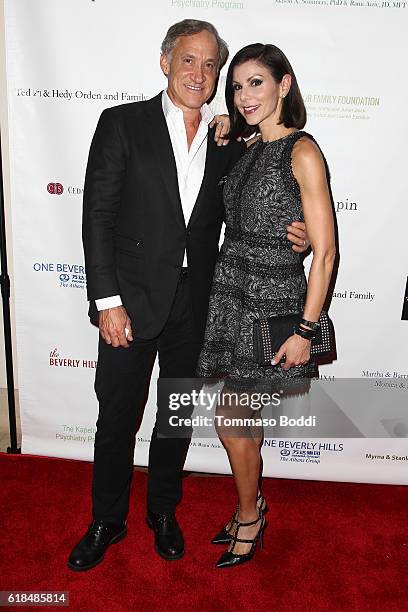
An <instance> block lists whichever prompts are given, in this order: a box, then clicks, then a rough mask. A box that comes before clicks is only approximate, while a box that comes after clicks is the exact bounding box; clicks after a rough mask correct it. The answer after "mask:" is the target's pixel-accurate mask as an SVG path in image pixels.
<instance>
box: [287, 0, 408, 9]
mask: <svg viewBox="0 0 408 612" xmlns="http://www.w3.org/2000/svg"><path fill="white" fill-rule="evenodd" d="M275 4H292V5H294V6H295V5H296V6H300V5H303V6H321V7H328V8H330V7H331V6H343V7H347V8H348V7H350V8H351V9H354V8H367V9H371V8H376V9H404V8H405V7H406V6H407V2H401V1H397V2H384V1H383V0H275Z"/></svg>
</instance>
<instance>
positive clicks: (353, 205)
mask: <svg viewBox="0 0 408 612" xmlns="http://www.w3.org/2000/svg"><path fill="white" fill-rule="evenodd" d="M334 206H335V210H336V212H355V211H356V210H357V202H350V201H349V199H348V198H346V199H345V200H339V201H337V202H335V203H334Z"/></svg>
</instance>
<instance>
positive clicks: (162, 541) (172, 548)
mask: <svg viewBox="0 0 408 612" xmlns="http://www.w3.org/2000/svg"><path fill="white" fill-rule="evenodd" d="M146 523H147V524H148V525H149V527H150V529H152V530H153V531H154V536H155V548H156V551H157V552H158V553H159V555H160V556H161V557H163V559H166V560H167V561H172V560H173V559H181V557H182V556H183V555H184V539H183V534H182V533H181V529H180V527H179V525H178V523H177V520H176V517H175V516H174V514H173V513H171V514H156V513H155V512H150V511H148V512H147V517H146Z"/></svg>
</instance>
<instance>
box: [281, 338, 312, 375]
mask: <svg viewBox="0 0 408 612" xmlns="http://www.w3.org/2000/svg"><path fill="white" fill-rule="evenodd" d="M310 345H311V341H310V340H306V338H302V336H299V335H298V334H293V336H290V338H288V339H287V340H286V342H284V343H283V344H282V346H281V347H280V349H279V351H278V352H277V353H276V355H275V357H274V358H273V361H272V365H276V364H278V363H279V362H280V360H281V359H282V357H283V356H284V355H286V360H285V363H283V364H282V368H283V369H284V370H289V368H293V367H294V366H297V365H305V364H306V363H307V362H308V361H309V359H310Z"/></svg>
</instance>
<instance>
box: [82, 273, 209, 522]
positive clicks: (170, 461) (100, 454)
mask: <svg viewBox="0 0 408 612" xmlns="http://www.w3.org/2000/svg"><path fill="white" fill-rule="evenodd" d="M132 329H133V333H134V336H135V339H134V340H133V342H132V343H130V347H129V348H122V347H117V348H114V347H112V346H111V345H108V344H106V343H105V342H104V341H103V340H102V338H100V339H99V355H98V365H97V369H96V379H95V391H96V395H97V398H98V401H99V415H98V420H97V424H96V428H97V431H96V435H95V452H94V471H93V482H92V504H93V516H94V518H96V519H105V520H111V521H115V522H120V521H124V520H125V519H126V517H127V514H128V509H129V492H130V483H131V478H132V473H133V455H134V448H135V436H136V432H137V429H138V426H139V424H140V421H141V417H142V414H143V410H144V406H145V403H146V399H147V395H148V388H149V382H150V377H151V373H152V367H153V364H154V360H155V358H156V354H157V353H158V355H159V367H160V377H161V378H193V377H194V376H195V369H196V364H197V360H198V355H199V353H200V350H201V342H199V341H198V338H197V336H196V334H195V330H194V324H193V320H192V312H191V299H190V286H189V280H188V272H187V271H185V270H184V269H183V270H182V271H181V273H180V280H179V283H178V286H177V291H176V295H175V298H174V302H173V305H172V308H171V311H170V315H169V318H168V320H167V322H166V325H165V327H164V329H163V330H162V332H161V333H160V334H159V336H158V337H157V338H154V339H151V340H143V339H141V338H137V321H132ZM164 409H168V406H160V403H159V405H158V412H159V411H160V410H164ZM189 444H190V439H189V438H187V439H186V438H163V437H160V436H158V435H157V425H155V427H154V429H153V433H152V438H151V443H150V452H149V475H148V494H147V507H148V509H149V510H151V511H152V512H157V513H167V512H174V510H175V507H176V505H177V504H178V502H179V501H180V499H181V494H182V487H181V479H182V471H183V466H184V462H185V458H186V455H187V451H188V448H189Z"/></svg>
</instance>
